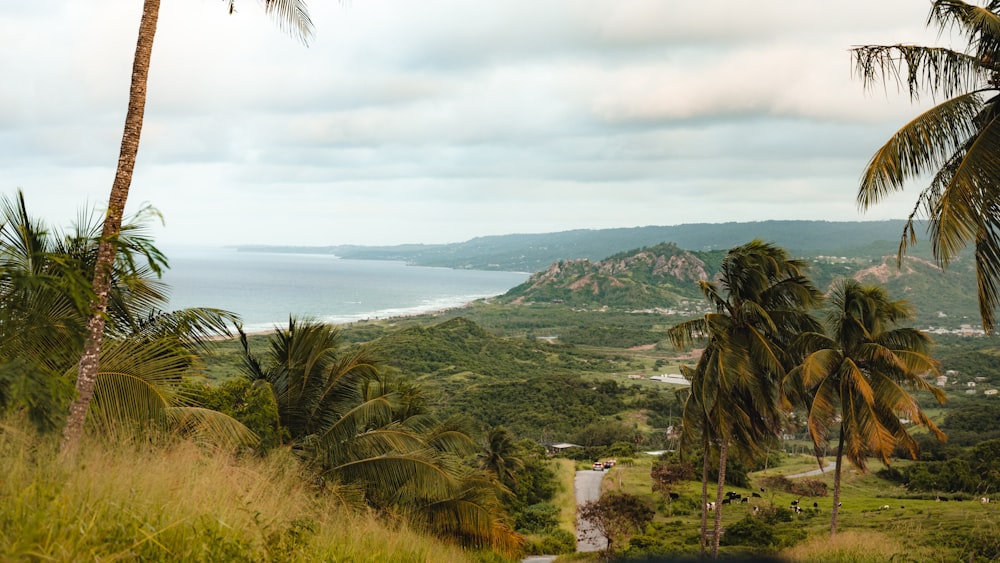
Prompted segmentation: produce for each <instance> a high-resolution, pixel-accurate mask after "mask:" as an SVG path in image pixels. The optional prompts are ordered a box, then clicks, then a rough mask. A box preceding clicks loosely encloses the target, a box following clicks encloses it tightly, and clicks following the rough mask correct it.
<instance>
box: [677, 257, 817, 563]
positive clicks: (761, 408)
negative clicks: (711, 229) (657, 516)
mask: <svg viewBox="0 0 1000 563" xmlns="http://www.w3.org/2000/svg"><path fill="white" fill-rule="evenodd" d="M806 266H807V265H806V263H804V262H802V261H799V260H794V259H792V258H790V257H789V256H788V253H787V252H786V251H785V250H784V249H782V248H779V247H777V246H774V245H772V244H768V243H765V242H762V241H760V240H754V241H751V242H749V243H747V244H744V245H742V246H738V247H736V248H733V249H731V250H730V251H729V252H728V253H727V254H726V256H725V257H724V258H723V260H722V264H721V268H720V274H719V281H718V282H714V281H701V282H699V283H700V286H701V290H702V293H703V294H704V295H705V297H706V299H708V301H709V303H710V304H711V307H712V312H710V313H708V314H706V315H705V316H704V317H702V318H700V319H694V320H691V321H687V322H683V323H680V324H678V325H675V326H674V327H672V328H671V329H670V331H669V334H670V338H671V340H672V341H673V343H674V345H676V346H678V347H687V346H690V345H691V344H693V343H694V342H695V341H696V340H698V339H705V340H707V343H706V347H705V350H704V351H703V352H702V355H701V358H699V361H698V363H697V365H696V367H695V369H694V370H690V371H689V372H688V373H689V375H688V377H689V379H690V381H691V389H690V395H689V396H688V399H687V401H686V402H685V405H684V412H683V413H682V418H683V421H682V424H685V423H687V424H690V425H691V426H693V427H694V428H696V429H697V432H699V433H700V435H701V437H702V445H703V447H704V452H703V455H704V456H705V457H708V456H709V452H710V449H712V448H714V449H715V450H716V451H717V452H718V460H719V472H718V473H719V476H718V477H719V478H718V484H717V488H716V501H715V534H714V538H713V545H712V556H713V557H718V551H719V538H720V530H721V526H722V514H721V513H722V495H723V490H724V487H725V479H726V462H727V457H728V456H729V454H730V449H729V448H730V445H735V446H736V453H737V454H739V455H744V456H749V455H752V454H753V453H755V452H756V450H757V448H758V447H759V444H762V443H768V440H769V439H770V438H771V437H773V436H775V435H777V434H778V433H780V429H781V422H782V409H781V404H780V400H779V388H780V383H781V380H782V378H783V377H784V375H785V373H786V370H788V369H791V367H793V365H794V361H793V358H792V357H791V356H790V354H789V353H788V352H787V350H789V349H790V344H791V342H792V341H793V339H794V338H795V336H796V335H798V334H799V333H801V332H803V331H809V330H816V328H817V327H818V323H817V321H816V320H815V319H814V318H813V317H812V316H810V314H809V310H810V309H812V308H813V307H814V306H816V305H817V304H818V303H819V302H820V299H821V295H820V293H819V291H818V290H817V289H816V288H815V287H814V286H813V284H812V282H811V281H809V280H808V279H807V278H806V277H805V276H804V275H803V272H804V270H805V268H806ZM685 433H686V427H685ZM686 443H690V441H686ZM706 469H707V466H706ZM706 473H707V471H706ZM703 490H706V489H705V486H704V485H703ZM703 494H706V493H703ZM702 510H703V511H704V510H705V507H704V503H703V508H702ZM702 519H703V521H704V520H705V516H704V514H703V517H702ZM704 532H705V530H704V527H703V533H704Z"/></svg>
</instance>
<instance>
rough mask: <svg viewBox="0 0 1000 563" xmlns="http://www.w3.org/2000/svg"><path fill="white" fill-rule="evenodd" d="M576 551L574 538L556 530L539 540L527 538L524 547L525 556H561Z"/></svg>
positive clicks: (559, 529) (560, 529) (568, 533)
mask: <svg viewBox="0 0 1000 563" xmlns="http://www.w3.org/2000/svg"><path fill="white" fill-rule="evenodd" d="M574 551H576V538H574V537H573V534H571V533H570V532H567V531H566V530H563V529H562V528H556V529H554V530H552V531H550V532H548V533H546V534H545V535H543V536H541V537H540V538H529V540H528V545H527V546H525V553H526V554H527V555H561V554H564V553H573V552H574Z"/></svg>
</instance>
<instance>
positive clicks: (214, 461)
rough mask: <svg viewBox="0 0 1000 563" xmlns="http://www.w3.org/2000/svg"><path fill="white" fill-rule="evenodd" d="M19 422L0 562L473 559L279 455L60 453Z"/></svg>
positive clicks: (3, 499)
mask: <svg viewBox="0 0 1000 563" xmlns="http://www.w3.org/2000/svg"><path fill="white" fill-rule="evenodd" d="M21 428H23V426H22V425H20V424H16V423H11V422H10V421H6V422H0V561H7V560H50V561H83V560H90V561H117V560H134V559H145V560H151V561H371V562H409V561H413V562H418V561H449V562H461V561H471V560H476V559H479V558H480V557H479V556H477V555H476V554H472V553H469V552H467V551H464V550H462V549H461V548H459V547H457V546H454V545H450V544H446V543H444V542H441V541H439V540H437V539H435V538H432V537H429V536H425V535H421V534H419V533H417V532H416V531H414V530H412V529H410V528H408V527H407V526H406V525H405V524H403V523H402V522H399V521H392V520H390V519H387V518H385V517H379V516H377V515H375V514H373V513H372V512H370V511H366V510H364V509H359V508H357V507H352V506H347V505H345V504H344V503H342V502H339V501H338V500H337V497H336V495H331V494H329V493H328V492H327V493H320V492H318V491H317V490H316V488H315V487H314V485H313V484H312V483H311V482H310V479H309V478H308V477H307V476H306V475H304V474H303V473H302V472H301V471H300V470H299V467H298V464H297V462H296V461H295V460H294V459H292V458H291V456H290V455H289V454H287V453H284V452H277V453H275V454H274V455H271V456H269V457H267V458H265V459H255V458H250V459H247V458H235V457H233V456H231V455H227V454H222V453H214V452H210V451H206V450H204V449H202V448H200V447H198V446H195V445H192V444H188V443H180V444H175V445H173V446H171V447H169V448H156V449H153V448H149V449H147V450H144V451H140V450H137V449H135V448H128V449H125V448H122V449H119V450H116V451H109V449H108V448H107V447H104V446H94V445H93V444H91V445H90V446H89V447H86V446H85V447H84V448H83V450H82V453H81V455H80V456H79V458H78V459H76V460H74V461H72V462H66V461H62V460H60V459H58V456H57V453H58V452H57V444H56V442H55V440H54V439H50V438H40V437H38V436H36V435H34V434H32V433H31V432H28V431H24V430H22V429H21ZM486 558H491V557H490V556H486Z"/></svg>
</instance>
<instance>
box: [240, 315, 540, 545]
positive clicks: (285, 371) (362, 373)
mask: <svg viewBox="0 0 1000 563" xmlns="http://www.w3.org/2000/svg"><path fill="white" fill-rule="evenodd" d="M241 341H242V343H243V349H244V367H245V374H246V376H247V377H248V378H249V380H250V381H251V382H252V383H253V384H255V385H263V386H266V387H267V388H268V389H270V391H271V393H272V394H273V397H274V402H275V404H276V405H277V413H278V420H277V421H276V424H278V425H279V426H280V432H279V435H281V436H285V437H286V442H285V443H286V445H287V446H289V447H290V448H291V449H292V451H293V452H295V453H296V454H297V455H298V456H299V457H300V458H301V459H302V460H303V461H304V462H305V463H306V464H307V466H308V467H309V468H311V469H312V470H314V471H315V472H316V473H317V474H318V476H319V478H321V479H322V480H323V482H324V483H327V484H329V485H331V486H330V490H331V491H335V492H336V493H337V494H340V495H342V497H343V498H345V499H348V500H350V492H351V491H357V492H358V493H359V496H356V497H354V501H356V502H364V503H367V504H369V505H372V506H374V507H376V508H379V509H392V510H394V511H396V512H400V513H404V514H408V515H409V516H410V518H411V519H412V520H413V521H414V522H416V523H418V524H421V525H424V526H426V527H427V528H428V529H430V530H432V531H434V532H437V533H440V534H442V535H446V536H449V537H453V538H457V539H459V540H461V541H463V542H465V543H468V544H471V545H479V546H489V547H492V548H494V549H497V550H499V551H502V552H505V553H508V554H510V553H513V552H515V551H516V550H517V549H518V548H519V547H520V544H521V539H520V537H519V536H517V535H516V534H514V533H513V531H512V530H511V529H510V527H509V526H508V525H507V524H506V522H505V520H504V513H503V510H502V508H501V506H500V503H499V500H498V497H497V494H498V489H497V487H496V486H495V479H492V478H490V476H489V475H488V474H487V473H485V472H480V471H478V470H474V469H473V468H471V467H468V466H467V465H465V464H463V463H462V458H463V457H465V456H466V455H470V454H471V453H473V452H474V451H475V443H474V441H473V440H472V439H471V438H470V437H469V435H468V434H467V433H466V432H464V430H463V429H462V428H461V426H460V425H459V424H456V423H454V421H445V422H443V423H440V422H438V421H436V420H435V419H434V418H433V417H431V416H430V415H428V414H427V413H426V412H425V411H424V410H423V409H421V408H416V405H417V404H419V403H420V401H419V400H416V395H417V393H416V392H415V390H414V389H413V388H412V386H409V385H400V384H397V382H394V381H393V380H392V378H390V377H388V376H387V375H386V373H385V369H384V367H383V365H382V362H381V360H380V359H379V357H378V354H377V351H376V350H374V349H373V348H371V347H370V346H354V347H350V348H348V347H346V346H344V344H343V339H342V337H341V334H340V331H339V330H338V329H337V328H335V327H332V326H330V325H327V324H323V323H318V322H314V321H301V320H298V319H295V318H290V319H289V322H288V328H287V329H284V328H282V329H278V330H276V331H275V332H274V333H272V334H271V335H270V336H269V337H268V344H269V348H268V350H267V352H266V353H265V354H264V355H263V356H262V357H261V358H260V359H258V358H257V357H256V356H255V355H254V354H253V353H251V351H250V347H249V340H248V338H247V336H246V335H245V334H242V333H241ZM349 504H350V502H349Z"/></svg>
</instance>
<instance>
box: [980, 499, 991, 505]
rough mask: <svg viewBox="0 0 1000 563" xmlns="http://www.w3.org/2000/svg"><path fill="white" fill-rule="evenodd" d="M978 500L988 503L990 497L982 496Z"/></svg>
mask: <svg viewBox="0 0 1000 563" xmlns="http://www.w3.org/2000/svg"><path fill="white" fill-rule="evenodd" d="M979 502H981V503H983V504H989V502H990V497H983V498H981V499H979Z"/></svg>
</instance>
